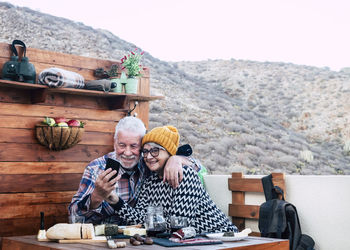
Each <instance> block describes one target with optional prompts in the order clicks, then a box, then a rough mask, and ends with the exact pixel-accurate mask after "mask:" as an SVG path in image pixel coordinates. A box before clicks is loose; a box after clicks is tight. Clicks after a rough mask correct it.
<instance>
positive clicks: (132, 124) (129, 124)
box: [114, 116, 146, 140]
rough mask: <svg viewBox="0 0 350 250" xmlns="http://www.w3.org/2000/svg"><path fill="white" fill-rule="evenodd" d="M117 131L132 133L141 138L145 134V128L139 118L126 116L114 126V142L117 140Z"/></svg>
mask: <svg viewBox="0 0 350 250" xmlns="http://www.w3.org/2000/svg"><path fill="white" fill-rule="evenodd" d="M119 131H130V132H134V133H136V134H138V135H140V136H141V138H143V136H144V135H145V134H146V127H145V124H143V122H142V121H141V120H140V119H139V118H136V117H134V116H127V117H124V118H123V119H121V120H120V121H119V122H118V124H117V126H115V133H114V140H117V138H118V132H119Z"/></svg>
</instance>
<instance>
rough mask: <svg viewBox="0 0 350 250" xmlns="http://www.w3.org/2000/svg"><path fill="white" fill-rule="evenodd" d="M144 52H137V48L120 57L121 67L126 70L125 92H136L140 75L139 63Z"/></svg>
mask: <svg viewBox="0 0 350 250" xmlns="http://www.w3.org/2000/svg"><path fill="white" fill-rule="evenodd" d="M143 54H144V52H143V51H142V52H139V51H138V50H137V48H136V49H135V50H134V51H131V52H130V53H129V54H128V55H127V56H124V57H123V58H122V59H121V64H122V65H123V67H122V69H126V70H127V75H128V79H127V83H126V85H125V92H126V93H130V94H137V87H138V82H139V79H138V77H139V76H141V70H142V67H141V65H140V61H141V58H142V56H143Z"/></svg>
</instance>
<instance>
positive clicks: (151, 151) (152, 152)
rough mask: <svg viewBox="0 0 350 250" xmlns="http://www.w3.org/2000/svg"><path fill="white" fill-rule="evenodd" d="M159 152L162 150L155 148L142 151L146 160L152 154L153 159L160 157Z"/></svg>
mask: <svg viewBox="0 0 350 250" xmlns="http://www.w3.org/2000/svg"><path fill="white" fill-rule="evenodd" d="M159 150H161V148H157V147H154V148H151V149H150V150H148V149H145V148H144V149H142V150H141V152H142V155H143V157H144V158H146V157H147V156H148V153H151V155H152V156H153V157H157V156H158V155H159Z"/></svg>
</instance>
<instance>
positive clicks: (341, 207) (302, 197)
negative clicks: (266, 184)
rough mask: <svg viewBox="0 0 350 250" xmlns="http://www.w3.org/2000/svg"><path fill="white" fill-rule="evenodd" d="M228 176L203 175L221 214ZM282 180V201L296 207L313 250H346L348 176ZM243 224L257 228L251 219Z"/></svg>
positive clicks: (257, 198)
mask: <svg viewBox="0 0 350 250" xmlns="http://www.w3.org/2000/svg"><path fill="white" fill-rule="evenodd" d="M249 177H250V176H249ZM253 177H256V176H253ZM228 178H230V175H207V176H205V178H204V179H205V185H206V189H207V190H208V193H209V194H210V196H211V198H212V199H213V200H214V201H215V203H216V204H217V205H218V207H219V208H220V209H222V211H223V212H224V213H225V214H228V204H230V203H231V192H230V191H229V190H228ZM285 180H286V200H287V201H288V202H290V203H292V204H294V205H295V206H296V208H297V210H298V214H299V219H300V223H301V229H302V232H303V233H305V234H309V235H310V236H311V237H312V238H313V239H314V240H315V242H316V246H315V249H317V250H349V249H350V234H349V233H350V176H300V175H287V176H286V179H285ZM264 201H265V198H264V196H263V194H257V193H248V194H247V195H246V203H247V204H261V203H262V202H264ZM246 227H250V228H251V229H252V230H253V231H259V230H258V228H257V223H255V222H247V223H246Z"/></svg>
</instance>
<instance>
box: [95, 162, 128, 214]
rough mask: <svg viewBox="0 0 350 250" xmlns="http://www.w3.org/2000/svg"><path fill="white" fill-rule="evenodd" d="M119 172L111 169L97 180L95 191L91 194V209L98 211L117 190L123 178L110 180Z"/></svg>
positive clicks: (118, 177)
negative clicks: (103, 202) (117, 185)
mask: <svg viewBox="0 0 350 250" xmlns="http://www.w3.org/2000/svg"><path fill="white" fill-rule="evenodd" d="M116 173H117V171H115V170H112V169H111V168H109V169H107V170H105V171H103V172H102V173H101V174H100V175H99V176H98V177H97V179H96V182H95V189H94V191H93V192H92V194H91V197H90V198H91V204H90V206H91V208H93V209H96V208H98V207H99V206H100V204H101V203H102V201H103V200H106V199H107V198H108V196H109V195H110V194H111V193H112V191H113V190H115V188H116V183H117V181H118V180H119V179H120V178H121V176H120V175H119V176H117V177H116V178H114V179H112V180H110V178H111V177H112V176H113V175H115V174H116Z"/></svg>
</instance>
